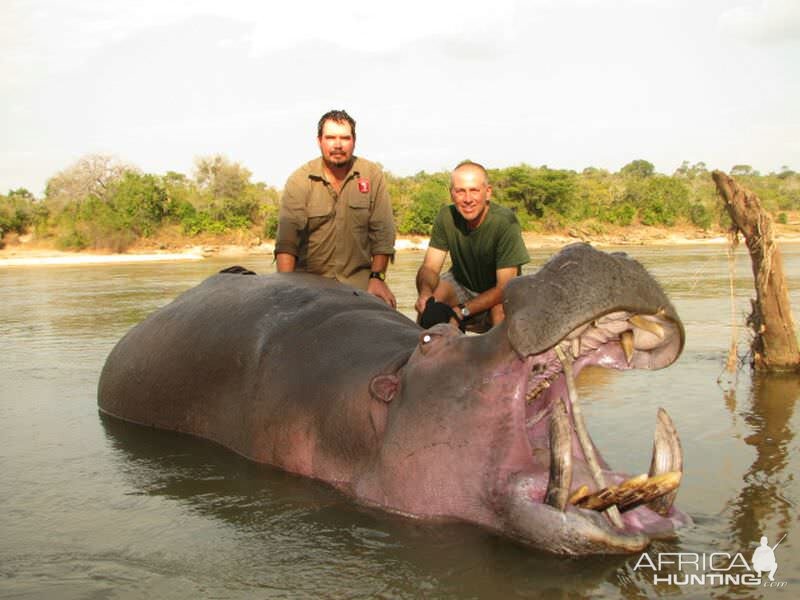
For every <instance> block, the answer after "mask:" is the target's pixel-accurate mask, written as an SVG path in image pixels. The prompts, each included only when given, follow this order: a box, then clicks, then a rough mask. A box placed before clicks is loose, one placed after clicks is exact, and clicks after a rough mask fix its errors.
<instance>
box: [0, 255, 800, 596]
mask: <svg viewBox="0 0 800 600" xmlns="http://www.w3.org/2000/svg"><path fill="white" fill-rule="evenodd" d="M626 251H627V252H628V253H629V254H631V255H633V256H634V257H636V258H637V259H639V260H640V261H641V262H642V263H643V264H644V265H645V266H646V267H648V268H649V269H650V270H651V272H652V273H654V274H655V276H656V277H657V278H658V279H659V280H660V281H661V283H662V285H663V286H664V287H665V289H666V290H667V293H668V294H669V295H670V297H671V298H672V300H673V303H674V304H675V306H676V308H677V310H678V313H679V314H680V315H681V317H682V318H683V321H684V324H685V326H686V332H687V344H686V349H685V351H684V353H683V355H682V356H681V358H680V359H679V360H678V362H677V363H676V364H674V365H672V366H671V367H669V368H667V369H664V370H662V371H658V372H631V373H617V372H605V371H596V370H595V371H591V372H586V373H584V374H582V376H581V381H580V382H579V383H580V386H579V390H580V394H581V396H582V398H583V402H584V413H585V416H586V419H587V423H588V426H589V429H590V432H591V433H592V435H593V437H594V439H595V441H596V443H597V444H598V446H599V448H600V449H601V452H602V453H603V455H604V456H605V458H606V459H607V460H608V461H609V462H610V463H611V465H613V466H615V467H617V468H619V469H620V470H623V471H627V472H630V473H639V472H645V471H646V470H647V468H648V465H649V461H650V451H651V445H652V435H653V429H654V426H655V416H656V410H657V408H658V407H659V406H663V407H665V408H666V409H667V410H668V411H669V412H670V414H671V415H672V417H673V420H674V421H675V424H676V426H677V428H678V431H679V432H680V435H681V439H682V443H683V448H684V453H685V464H686V472H685V475H684V479H683V484H682V486H681V491H680V493H679V495H678V501H677V502H678V505H679V506H680V507H681V508H682V509H683V510H684V511H685V512H688V513H689V514H690V515H691V516H692V518H693V520H694V524H693V525H692V526H691V527H689V528H687V529H685V530H683V531H682V532H681V534H680V536H679V537H678V538H677V539H676V540H672V541H668V542H657V543H655V544H654V545H652V546H651V547H650V548H649V549H648V552H647V556H644V555H642V554H641V553H639V554H636V555H633V556H623V557H619V556H617V557H592V558H585V559H573V560H568V559H563V558H555V557H552V556H548V555H545V554H542V553H538V552H535V551H531V550H530V549H528V548H525V547H522V546H519V545H517V544H515V543H512V542H510V541H507V540H504V539H501V538H498V537H496V536H494V535H492V534H490V533H487V532H485V531H482V530H481V529H479V528H477V527H474V526H471V525H467V524H457V523H456V524H432V523H419V522H416V521H413V520H408V519H405V518H402V517H398V516H393V515H388V514H384V513H381V512H378V511H375V510H371V509H366V508H364V507H360V506H358V505H356V504H355V503H353V502H352V501H351V500H349V499H348V498H345V497H343V496H341V495H340V494H338V493H337V492H335V491H333V490H332V489H330V488H329V487H327V486H326V485H325V484H322V483H319V482H315V481H310V480H306V479H302V478H299V477H295V476H292V475H288V474H285V473H282V472H280V471H277V470H275V469H272V468H269V467H266V466H262V465H256V464H252V463H250V462H248V461H246V460H244V459H242V458H240V457H239V456H237V455H234V454H233V453H231V452H229V451H226V450H225V449H223V448H220V447H218V446H215V445H213V444H211V443H208V442H205V441H203V440H198V439H194V438H190V437H186V436H180V435H176V434H171V433H168V432H160V431H151V430H148V429H144V428H140V427H136V426H132V425H127V424H124V423H119V422H116V421H113V420H109V419H103V418H101V417H100V416H99V415H98V412H97V405H96V386H97V380H98V376H99V374H100V370H101V368H102V365H103V362H104V360H105V357H106V356H107V355H108V353H109V351H110V350H111V348H112V347H113V345H114V344H115V342H116V341H117V340H118V339H119V338H120V337H121V336H122V335H123V334H124V333H125V332H126V331H127V330H128V329H129V328H130V327H131V326H132V325H134V324H135V323H137V322H138V321H140V320H141V319H143V318H144V317H145V316H146V315H147V314H148V313H150V312H151V311H153V310H154V309H156V308H158V307H160V306H162V305H164V304H165V303H167V302H169V301H170V300H171V299H172V298H173V297H175V296H176V295H177V294H179V293H180V292H182V291H183V290H185V289H187V288H189V287H191V286H193V285H195V284H197V283H199V282H200V281H201V280H202V279H204V278H205V277H207V276H209V275H211V274H213V273H215V272H216V271H218V270H219V269H221V268H224V267H226V266H229V265H231V264H236V263H238V264H243V265H244V266H247V267H249V268H251V269H253V270H255V271H258V272H260V273H266V272H270V271H272V270H273V266H272V264H271V261H270V260H269V259H267V258H266V257H262V258H247V259H245V258H240V259H233V260H232V259H220V258H216V259H209V260H205V261H201V262H192V263H182V262H176V263H169V264H164V263H159V264H152V263H151V264H127V265H104V266H99V265H95V266H83V267H68V266H58V267H45V266H39V267H6V268H0V341H2V358H1V359H0V475H1V477H0V501H2V511H0V597H3V598H59V599H69V598H104V599H105V598H139V597H145V596H147V597H152V598H320V597H322V598H419V597H426V598H514V597H519V598H542V597H544V598H566V597H569V598H606V597H608V598H616V597H624V598H641V597H661V596H664V595H673V594H677V595H682V596H684V597H698V598H704V597H717V598H728V597H730V598H734V597H736V598H749V597H756V598H759V597H764V598H772V597H778V596H780V597H785V598H789V597H797V595H798V594H800V556H798V553H797V549H798V547H800V538H799V537H798V535H800V524H798V505H799V503H800V481H798V478H797V474H798V473H800V469H799V468H798V467H800V441H798V433H800V418H799V417H798V414H797V413H796V411H795V406H796V404H797V399H798V397H800V378H799V377H797V376H785V377H770V378H753V377H751V375H750V373H749V369H748V368H747V367H744V368H742V369H741V370H740V371H739V372H738V374H737V375H728V374H726V373H725V372H724V364H725V360H726V356H727V352H728V347H729V345H730V340H731V335H732V327H731V323H732V317H731V310H732V309H731V303H730V283H729V262H728V259H727V257H726V252H725V248H724V247H721V246H687V247H669V248H658V247H653V248H639V247H634V248H627V249H626ZM783 252H784V260H785V270H786V273H787V275H788V277H789V287H790V289H791V290H792V292H791V293H792V302H793V309H794V314H795V315H796V316H798V315H800V312H798V309H800V293H798V291H799V290H800V245H785V246H784V248H783ZM549 254H550V252H549V251H540V252H535V253H534V254H533V262H532V263H531V265H530V266H529V267H528V268H527V270H528V271H529V272H530V271H532V270H535V269H536V268H537V267H538V266H539V265H541V264H542V262H543V261H544V260H545V259H546V258H547V257H548V256H549ZM421 257H422V254H421V253H419V252H411V251H409V252H404V253H402V254H400V256H399V257H398V261H397V264H396V265H394V267H393V268H392V269H391V274H390V284H391V285H392V287H393V290H394V292H395V294H396V295H397V297H398V302H399V306H400V310H402V311H403V312H405V313H406V314H409V315H410V314H411V313H412V310H413V309H412V306H413V302H414V289H413V276H414V272H415V269H416V267H417V266H418V264H419V261H420V260H421ZM735 268H736V276H735V278H734V282H735V308H734V309H733V312H734V314H735V317H736V321H737V323H738V333H739V335H738V337H739V338H740V342H739V352H740V354H742V355H743V354H745V353H746V351H747V345H748V339H747V334H746V332H745V331H744V328H743V325H742V323H743V320H744V315H745V313H746V312H747V311H748V308H749V298H750V297H751V296H752V295H753V292H752V276H751V274H750V265H749V259H748V258H747V256H746V254H745V253H744V252H743V251H742V250H739V251H738V252H737V254H736V261H735ZM784 534H786V537H785V538H784V539H783V541H782V542H781V543H780V545H778V546H777V547H776V548H775V550H774V555H775V559H776V562H777V564H778V570H777V573H776V574H775V582H774V583H772V587H765V585H764V584H765V583H769V582H768V581H767V579H766V577H764V578H763V581H762V583H761V584H760V585H748V584H746V583H743V581H745V579H743V576H744V575H745V574H747V573H748V571H747V570H746V565H745V567H742V564H741V559H740V558H739V557H738V555H741V556H742V557H743V558H744V559H746V561H747V562H748V563H749V562H750V561H751V557H752V554H753V551H754V550H755V548H756V547H757V546H758V543H759V539H760V537H761V536H762V535H765V536H767V537H768V540H769V544H770V545H774V544H775V543H776V542H778V541H779V540H780V538H781V536H783V535H784ZM669 553H673V554H669ZM674 553H680V558H681V559H682V560H683V564H682V565H680V566H676V564H673V565H668V564H667V561H672V562H673V563H677V562H678V556H677V555H676V554H674ZM714 553H716V554H714ZM659 560H660V561H661V564H659ZM704 560H705V561H708V560H710V561H711V563H710V566H709V563H707V562H706V563H703V562H702V561H704ZM687 561H688V563H687ZM692 561H694V566H693V565H692V564H691V563H692ZM653 567H655V568H653ZM749 573H752V572H749ZM715 574H716V575H718V576H719V578H720V579H723V577H722V576H723V575H728V576H729V578H728V579H727V581H725V580H724V579H723V581H722V583H720V582H719V580H718V579H715V578H714V577H711V576H712V575H715ZM691 575H695V579H685V577H686V576H691ZM701 575H702V576H704V578H701V577H700V576H701ZM732 576H736V577H740V576H741V577H740V578H739V579H738V580H735V579H733V578H732ZM683 581H687V584H686V585H679V584H681V583H682V582H683ZM747 581H750V582H751V583H752V580H747Z"/></svg>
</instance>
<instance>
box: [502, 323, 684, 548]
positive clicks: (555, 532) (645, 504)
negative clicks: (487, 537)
mask: <svg viewBox="0 0 800 600" xmlns="http://www.w3.org/2000/svg"><path fill="white" fill-rule="evenodd" d="M681 346H682V330H681V328H680V326H679V324H678V323H675V322H673V321H672V320H671V319H669V318H668V317H666V316H665V315H664V314H663V313H661V314H660V313H656V314H653V315H641V314H632V313H630V312H627V311H617V312H614V313H610V314H607V315H605V316H603V317H600V318H597V319H594V320H593V321H591V322H590V323H587V324H584V325H582V326H580V327H578V328H576V329H575V330H574V331H572V332H571V333H570V334H569V335H567V336H566V338H565V339H564V340H562V341H561V342H560V343H559V344H557V345H556V346H555V347H553V348H551V349H549V350H547V351H545V352H543V353H541V354H538V355H536V354H532V355H529V356H527V357H526V358H525V359H524V360H525V362H526V363H527V365H528V371H529V372H530V373H531V374H530V376H529V379H528V383H527V386H526V388H525V389H526V390H527V393H526V397H525V398H522V399H519V402H520V405H521V406H522V407H523V408H522V409H521V410H524V412H525V430H526V431H525V432H526V438H527V441H528V444H529V446H530V456H531V463H530V464H528V465H525V466H522V465H517V467H518V468H517V469H516V470H514V469H513V468H512V469H511V470H510V471H509V470H506V472H507V473H508V472H511V473H513V474H512V475H511V476H510V477H509V478H508V479H507V481H506V482H505V483H504V487H505V493H504V494H502V496H503V497H504V499H505V500H504V505H503V507H502V510H503V512H504V513H505V518H506V519H507V520H506V527H505V529H506V531H507V532H508V533H510V534H511V535H513V536H514V537H516V538H518V539H520V540H521V541H523V542H525V543H528V544H531V545H534V546H536V547H539V548H542V549H545V550H547V551H550V552H553V553H556V554H565V555H585V554H598V553H630V552H636V551H640V550H642V549H643V548H645V547H646V546H647V545H648V544H649V543H650V541H651V540H652V539H655V538H662V537H670V536H672V535H674V533H675V530H676V529H677V528H678V527H680V526H683V525H686V524H688V523H689V522H690V519H689V518H688V516H686V515H684V514H683V513H681V512H680V511H678V510H677V509H674V508H673V507H672V504H673V502H674V499H675V495H676V494H677V487H678V485H679V483H680V477H681V474H682V471H683V456H682V451H681V446H680V441H679V439H678V436H677V432H676V431H675V428H674V426H673V425H672V421H671V419H670V418H669V416H668V415H667V413H666V411H664V410H663V409H659V412H658V424H657V428H656V436H655V443H654V447H653V457H652V460H651V466H650V471H649V473H648V474H647V475H640V476H639V477H636V478H634V479H630V478H629V477H627V476H625V475H623V474H622V473H619V472H615V471H612V470H611V469H610V468H609V467H608V465H607V464H606V463H605V462H604V461H603V460H602V458H601V457H600V456H599V455H598V454H597V451H596V448H595V447H594V444H593V443H592V442H591V439H590V438H589V435H588V432H586V428H585V426H584V424H583V418H582V416H581V412H580V404H579V400H578V398H577V394H576V392H575V389H574V377H575V376H577V373H578V372H579V371H580V370H581V369H582V368H583V367H585V366H587V365H597V366H602V367H605V368H614V369H621V370H625V369H630V368H635V367H637V366H638V367H639V368H657V367H659V366H663V365H665V364H669V363H670V362H672V361H673V360H674V358H675V356H676V355H677V352H679V348H680V347H681ZM509 530H510V531H509Z"/></svg>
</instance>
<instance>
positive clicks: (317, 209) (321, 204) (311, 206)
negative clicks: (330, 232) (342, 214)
mask: <svg viewBox="0 0 800 600" xmlns="http://www.w3.org/2000/svg"><path fill="white" fill-rule="evenodd" d="M306 210H307V211H308V212H307V215H308V232H309V233H313V232H315V231H316V230H317V229H319V228H320V227H322V226H323V225H325V223H327V222H328V221H330V220H331V219H333V217H334V215H335V209H334V205H333V202H332V201H325V200H323V199H320V198H311V200H309V202H308V208H307V209H306Z"/></svg>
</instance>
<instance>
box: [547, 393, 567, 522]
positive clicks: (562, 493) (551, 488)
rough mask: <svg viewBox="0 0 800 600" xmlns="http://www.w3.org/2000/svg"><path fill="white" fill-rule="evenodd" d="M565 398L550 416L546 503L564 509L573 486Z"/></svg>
mask: <svg viewBox="0 0 800 600" xmlns="http://www.w3.org/2000/svg"><path fill="white" fill-rule="evenodd" d="M571 429H572V428H571V427H570V424H569V414H568V413H567V407H566V405H565V404H564V400H563V398H559V399H558V400H557V401H556V403H555V406H553V412H552V415H551V417H550V481H549V482H548V484H547V493H546V494H545V496H544V501H545V504H548V505H550V506H552V507H553V508H557V509H558V510H561V511H563V510H564V508H566V506H567V496H568V495H569V489H570V487H571V486H572V431H571Z"/></svg>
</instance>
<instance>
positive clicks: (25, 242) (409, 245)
mask: <svg viewBox="0 0 800 600" xmlns="http://www.w3.org/2000/svg"><path fill="white" fill-rule="evenodd" d="M776 234H777V240H778V242H779V243H800V227H798V226H796V225H788V226H786V225H777V226H776ZM523 238H524V239H525V245H526V246H527V247H528V248H529V249H531V250H539V249H547V248H552V249H554V250H555V249H558V248H561V247H562V246H565V245H566V244H571V243H574V242H579V241H586V242H590V243H591V244H592V245H594V246H597V247H600V248H602V247H616V246H678V245H689V244H726V243H728V237H727V236H726V235H725V234H724V232H721V231H712V232H709V231H702V230H695V229H689V228H682V229H680V228H673V229H662V228H657V227H635V228H633V227H630V228H617V229H615V230H608V229H606V230H604V231H602V232H595V231H590V230H589V229H588V228H583V227H572V228H569V229H566V230H564V231H562V232H559V233H534V232H525V233H524V234H523ZM6 241H7V243H6V246H5V247H4V248H2V249H0V268H2V267H14V266H37V265H92V264H109V263H135V262H168V261H187V260H203V259H204V258H209V257H213V256H230V257H241V256H271V255H272V253H273V250H274V245H273V243H272V240H268V241H261V240H258V239H255V240H252V241H249V242H248V241H246V240H243V239H241V238H239V239H230V238H224V237H220V238H205V239H203V240H191V241H192V242H195V243H186V240H176V239H170V240H168V241H165V240H143V241H140V242H139V243H137V244H136V245H135V246H133V247H131V248H130V249H129V250H128V251H127V252H125V253H124V254H115V253H110V252H102V251H90V250H84V251H80V252H66V251H62V250H58V249H56V248H55V247H54V246H53V245H52V244H48V243H46V242H37V241H35V240H33V239H31V238H29V237H28V238H26V236H23V237H21V238H15V239H10V240H6ZM427 247H428V238H427V237H425V236H398V238H397V242H396V244H395V248H396V249H397V250H398V251H423V250H425V249H426V248H427Z"/></svg>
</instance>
